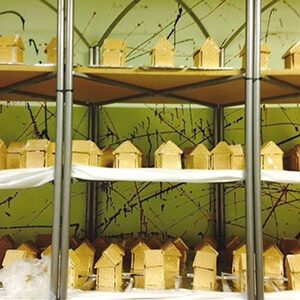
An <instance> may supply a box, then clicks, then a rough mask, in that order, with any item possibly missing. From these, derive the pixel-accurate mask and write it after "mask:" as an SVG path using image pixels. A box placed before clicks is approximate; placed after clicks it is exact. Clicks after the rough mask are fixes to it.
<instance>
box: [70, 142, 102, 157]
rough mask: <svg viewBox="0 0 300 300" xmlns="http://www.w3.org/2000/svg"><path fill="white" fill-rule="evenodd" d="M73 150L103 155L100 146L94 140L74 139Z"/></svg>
mask: <svg viewBox="0 0 300 300" xmlns="http://www.w3.org/2000/svg"><path fill="white" fill-rule="evenodd" d="M72 151H73V152H81V153H89V154H96V155H101V154H102V151H101V150H100V149H99V148H98V146H97V145H96V144H95V143H94V142H92V141H84V140H73V142H72Z"/></svg>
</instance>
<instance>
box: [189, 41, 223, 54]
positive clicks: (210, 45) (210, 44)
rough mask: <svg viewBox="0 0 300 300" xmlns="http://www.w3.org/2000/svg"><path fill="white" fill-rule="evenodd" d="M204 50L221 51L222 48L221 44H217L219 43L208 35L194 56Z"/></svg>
mask: <svg viewBox="0 0 300 300" xmlns="http://www.w3.org/2000/svg"><path fill="white" fill-rule="evenodd" d="M204 51H207V52H211V51H216V52H220V51H221V50H220V48H219V46H218V45H217V43H216V42H215V41H214V40H213V39H212V38H211V37H208V38H207V39H206V40H205V41H204V43H203V44H202V45H201V46H200V47H199V48H198V49H196V50H195V52H194V56H195V55H197V53H199V52H204Z"/></svg>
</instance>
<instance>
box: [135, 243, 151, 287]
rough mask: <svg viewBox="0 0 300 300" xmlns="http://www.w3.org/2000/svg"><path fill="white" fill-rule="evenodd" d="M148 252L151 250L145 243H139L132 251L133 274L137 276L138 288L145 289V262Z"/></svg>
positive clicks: (136, 283)
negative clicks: (146, 252)
mask: <svg viewBox="0 0 300 300" xmlns="http://www.w3.org/2000/svg"><path fill="white" fill-rule="evenodd" d="M146 250H150V248H149V247H148V246H147V245H146V244H145V243H144V242H143V241H138V242H137V243H136V244H135V245H134V247H133V248H132V249H131V272H132V273H134V274H136V276H134V286H135V287H136V288H144V287H145V278H144V262H145V251H146Z"/></svg>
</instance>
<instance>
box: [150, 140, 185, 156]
mask: <svg viewBox="0 0 300 300" xmlns="http://www.w3.org/2000/svg"><path fill="white" fill-rule="evenodd" d="M182 153H183V151H182V150H181V149H180V148H179V147H178V146H177V145H176V144H174V143H173V142H172V141H167V142H166V143H163V144H161V145H160V146H159V147H158V148H157V149H156V151H155V155H159V154H182Z"/></svg>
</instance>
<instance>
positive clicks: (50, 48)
mask: <svg viewBox="0 0 300 300" xmlns="http://www.w3.org/2000/svg"><path fill="white" fill-rule="evenodd" d="M45 53H46V54H47V63H48V64H56V53H57V38H56V37H54V38H53V39H52V40H51V41H50V43H49V44H48V45H47V47H46V49H45Z"/></svg>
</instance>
